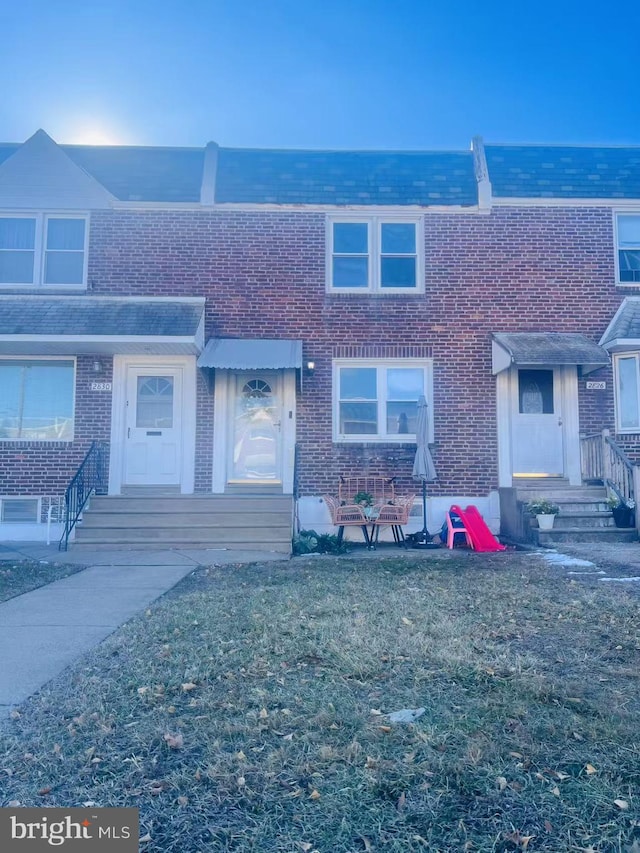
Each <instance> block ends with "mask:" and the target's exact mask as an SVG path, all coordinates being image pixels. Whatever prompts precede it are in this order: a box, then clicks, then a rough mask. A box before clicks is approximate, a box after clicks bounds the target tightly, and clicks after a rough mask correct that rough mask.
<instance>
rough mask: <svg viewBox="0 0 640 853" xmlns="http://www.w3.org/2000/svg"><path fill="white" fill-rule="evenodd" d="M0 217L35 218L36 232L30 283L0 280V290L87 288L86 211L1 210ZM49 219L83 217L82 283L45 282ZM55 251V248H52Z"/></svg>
mask: <svg viewBox="0 0 640 853" xmlns="http://www.w3.org/2000/svg"><path fill="white" fill-rule="evenodd" d="M0 218H2V219H35V221H36V234H35V240H34V246H33V251H34V259H33V281H32V282H30V283H26V284H25V283H24V282H20V283H17V284H11V283H10V282H9V283H7V282H0V290H3V289H5V288H10V289H11V290H17V289H20V290H35V289H37V290H39V291H45V292H46V291H55V290H86V289H87V271H88V267H89V224H90V217H89V214H88V213H83V212H81V211H80V212H76V211H75V210H73V211H47V212H46V213H44V212H42V211H35V210H32V211H24V210H20V211H12V210H2V211H1V212H0ZM50 219H83V220H84V223H85V226H84V250H83V254H84V259H83V265H82V283H81V284H45V283H44V281H43V279H44V259H45V253H46V251H47V247H46V242H45V235H46V233H47V223H48V222H49V220H50ZM53 251H55V250H53Z"/></svg>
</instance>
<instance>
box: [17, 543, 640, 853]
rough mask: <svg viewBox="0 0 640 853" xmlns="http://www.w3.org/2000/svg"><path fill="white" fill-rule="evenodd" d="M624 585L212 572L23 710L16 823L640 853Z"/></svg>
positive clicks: (334, 850)
mask: <svg viewBox="0 0 640 853" xmlns="http://www.w3.org/2000/svg"><path fill="white" fill-rule="evenodd" d="M604 586H605V585H604V584H600V586H599V587H598V586H597V584H595V583H594V584H587V585H583V584H581V583H576V582H575V581H573V582H572V581H571V580H569V579H568V578H567V577H566V576H564V575H563V573H562V571H560V570H549V569H548V568H547V567H546V566H545V565H543V564H542V562H541V561H540V560H539V559H538V558H537V557H535V556H531V555H528V554H520V553H508V554H472V553H466V552H460V553H454V554H451V553H449V552H444V551H442V552H434V553H432V554H428V555H424V556H423V555H417V556H415V557H413V556H412V557H405V556H401V557H398V558H391V557H389V558H380V559H375V558H374V559H370V560H367V559H359V560H356V559H350V558H348V557H341V558H335V557H326V558H325V557H310V558H299V559H296V560H293V561H291V562H283V563H272V564H267V565H257V566H246V567H226V568H221V569H210V570H200V571H199V572H198V573H196V574H195V576H193V577H191V578H189V579H187V580H186V581H184V582H183V583H182V584H181V585H180V587H178V588H177V589H176V590H175V591H174V592H173V593H172V594H170V595H169V596H167V597H165V598H164V599H163V600H162V601H161V602H160V603H159V604H158V605H157V606H155V607H153V608H151V610H149V611H147V613H146V614H143V615H141V616H140V617H139V618H137V619H134V620H133V621H131V622H130V623H129V624H128V625H126V626H125V627H124V628H123V629H122V630H120V631H119V632H117V633H116V634H115V635H114V636H113V637H112V638H110V639H109V640H108V641H107V642H106V643H104V644H103V646H102V647H101V648H100V649H99V650H98V651H97V652H96V653H94V654H93V655H91V656H90V657H88V658H85V659H84V660H83V661H81V662H80V663H79V664H78V665H77V666H76V667H75V668H74V669H73V670H72V671H70V672H67V673H66V674H65V675H64V676H62V677H61V678H59V679H58V680H57V681H56V682H55V683H54V684H53V685H51V686H50V687H49V688H47V689H45V690H43V691H42V692H41V693H40V694H39V695H38V696H37V697H36V698H35V699H34V700H32V701H31V702H30V703H28V704H27V705H26V706H25V707H24V708H21V709H20V710H19V714H20V716H18V715H17V714H14V719H13V720H12V721H11V722H10V724H9V727H8V728H7V729H6V730H5V733H4V740H5V744H4V746H3V745H2V744H0V751H2V752H3V753H4V757H3V759H2V761H1V762H0V786H1V790H2V794H1V797H2V799H0V805H5V806H6V805H8V804H9V803H20V804H22V805H26V806H53V805H61V806H79V805H82V804H83V803H89V804H91V805H96V806H116V805H119V806H125V805H126V806H137V807H139V809H140V818H141V829H140V831H141V835H142V836H143V837H144V838H145V839H146V840H145V841H143V843H142V845H141V849H142V850H143V851H149V852H150V851H158V853H197V851H202V853H205V851H207V853H208V851H258V853H272V851H282V852H283V853H298V851H302V853H312V851H319V853H357V851H364V852H365V853H367V851H372V853H378V851H396V852H397V853H406V851H416V852H417V851H421V853H424V851H429V852H430V853H437V851H441V853H445V852H446V853H448V851H477V852H478V853H489V851H497V853H505V852H506V851H525V850H526V851H554V853H569V852H570V851H591V853H594V851H597V853H614V851H615V853H627V851H638V850H640V824H639V821H640V810H639V808H638V807H639V804H640V795H639V794H638V791H639V790H640V762H639V760H640V753H639V746H640V692H639V690H638V688H639V686H640V685H639V678H638V675H639V669H638V658H639V650H640V620H639V618H638V601H637V598H635V597H634V596H633V595H630V594H629V592H628V591H627V590H622V589H611V588H605V589H603V588H602V587H604ZM420 707H424V708H425V709H426V710H425V712H424V714H423V715H422V716H420V717H419V719H417V720H416V722H415V723H414V724H409V725H394V724H393V723H392V722H391V721H390V720H389V718H388V716H386V715H387V714H389V713H390V712H393V711H397V710H400V709H404V708H420Z"/></svg>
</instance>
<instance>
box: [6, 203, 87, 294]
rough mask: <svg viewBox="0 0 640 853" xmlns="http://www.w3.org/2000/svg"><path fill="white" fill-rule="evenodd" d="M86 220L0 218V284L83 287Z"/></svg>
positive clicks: (43, 217) (72, 218) (70, 218)
mask: <svg viewBox="0 0 640 853" xmlns="http://www.w3.org/2000/svg"><path fill="white" fill-rule="evenodd" d="M86 243H87V218H86V217H84V216H73V217H70V216H52V215H43V214H38V215H31V216H22V215H20V216H17V215H16V216H0V285H5V286H31V287H39V286H41V285H43V286H59V287H60V286H61V287H82V286H84V285H85V284H86Z"/></svg>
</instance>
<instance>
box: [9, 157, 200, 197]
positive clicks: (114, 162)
mask: <svg viewBox="0 0 640 853" xmlns="http://www.w3.org/2000/svg"><path fill="white" fill-rule="evenodd" d="M19 147H20V146H19V145H9V144H0V163H2V162H4V160H6V159H7V158H8V157H10V156H11V155H12V154H13V153H14V152H15V151H16V150H17V149H18V148H19ZM60 148H62V150H63V151H64V152H65V154H68V155H69V157H70V158H71V159H72V160H73V161H74V163H77V164H78V166H80V167H81V168H83V169H85V171H87V172H89V174H90V175H93V177H94V178H95V179H96V180H97V181H99V182H100V183H101V184H102V185H103V186H104V187H106V189H108V190H109V192H111V193H113V195H114V196H115V197H116V198H117V199H120V201H168V202H199V201H200V187H201V184H202V168H203V164H204V148H146V147H136V146H126V145H61V146H60Z"/></svg>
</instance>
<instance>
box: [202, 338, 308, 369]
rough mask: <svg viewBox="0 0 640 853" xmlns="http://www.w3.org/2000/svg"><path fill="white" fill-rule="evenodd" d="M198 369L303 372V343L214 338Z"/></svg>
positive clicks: (204, 351) (205, 350)
mask: <svg viewBox="0 0 640 853" xmlns="http://www.w3.org/2000/svg"><path fill="white" fill-rule="evenodd" d="M198 367H209V368H218V369H225V370H279V369H283V368H296V369H298V370H299V369H301V368H302V341H290V340H275V339H271V338H211V340H209V341H207V345H206V346H205V348H204V350H203V352H202V355H201V356H200V358H199V359H198Z"/></svg>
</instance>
